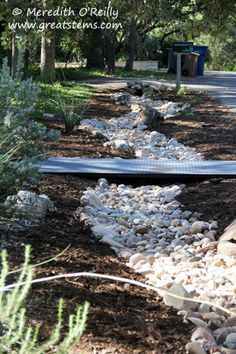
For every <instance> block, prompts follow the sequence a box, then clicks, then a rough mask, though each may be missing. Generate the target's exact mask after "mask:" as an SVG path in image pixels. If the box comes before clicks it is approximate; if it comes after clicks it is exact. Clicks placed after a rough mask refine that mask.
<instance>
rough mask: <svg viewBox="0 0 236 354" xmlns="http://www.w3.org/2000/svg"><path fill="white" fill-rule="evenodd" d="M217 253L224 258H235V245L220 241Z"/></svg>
mask: <svg viewBox="0 0 236 354" xmlns="http://www.w3.org/2000/svg"><path fill="white" fill-rule="evenodd" d="M217 252H218V253H219V254H224V255H226V256H236V243H233V242H230V241H220V242H219V243H218V247H217Z"/></svg>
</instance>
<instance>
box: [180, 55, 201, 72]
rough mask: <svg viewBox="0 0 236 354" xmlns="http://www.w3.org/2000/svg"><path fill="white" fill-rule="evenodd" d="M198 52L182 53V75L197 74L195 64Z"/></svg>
mask: <svg viewBox="0 0 236 354" xmlns="http://www.w3.org/2000/svg"><path fill="white" fill-rule="evenodd" d="M199 57H200V54H198V53H194V52H193V53H190V54H185V55H184V64H183V67H182V74H183V75H184V76H196V75H197V64H198V58H199Z"/></svg>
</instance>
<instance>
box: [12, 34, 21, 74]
mask: <svg viewBox="0 0 236 354" xmlns="http://www.w3.org/2000/svg"><path fill="white" fill-rule="evenodd" d="M18 59H19V49H18V47H17V43H16V39H15V35H14V34H13V35H12V50H11V76H12V77H13V78H14V77H15V75H16V70H17V63H18Z"/></svg>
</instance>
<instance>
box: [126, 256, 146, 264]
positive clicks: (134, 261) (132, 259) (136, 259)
mask: <svg viewBox="0 0 236 354" xmlns="http://www.w3.org/2000/svg"><path fill="white" fill-rule="evenodd" d="M145 259H146V257H145V256H144V255H143V254H142V253H135V254H133V255H132V256H131V257H130V259H129V263H128V265H129V266H131V267H133V266H135V265H136V264H137V263H138V262H140V261H144V260H145Z"/></svg>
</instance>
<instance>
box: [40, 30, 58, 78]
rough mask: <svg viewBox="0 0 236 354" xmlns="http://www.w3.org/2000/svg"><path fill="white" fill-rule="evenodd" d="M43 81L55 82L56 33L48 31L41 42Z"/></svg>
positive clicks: (44, 33)
mask: <svg viewBox="0 0 236 354" xmlns="http://www.w3.org/2000/svg"><path fill="white" fill-rule="evenodd" d="M40 71H41V79H42V81H44V82H46V83H51V82H53V81H55V78H56V73H55V32H54V31H47V32H43V34H42V41H41V63H40Z"/></svg>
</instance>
